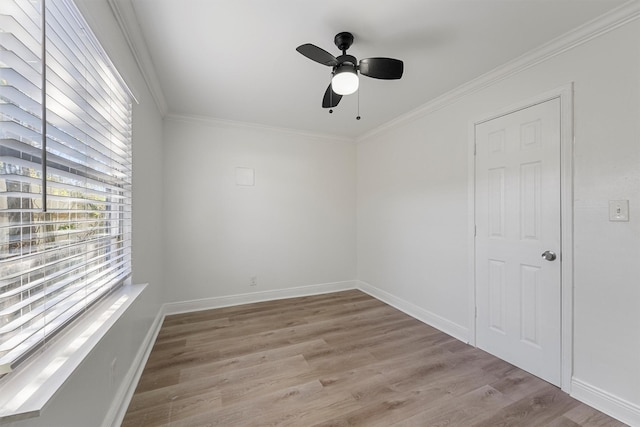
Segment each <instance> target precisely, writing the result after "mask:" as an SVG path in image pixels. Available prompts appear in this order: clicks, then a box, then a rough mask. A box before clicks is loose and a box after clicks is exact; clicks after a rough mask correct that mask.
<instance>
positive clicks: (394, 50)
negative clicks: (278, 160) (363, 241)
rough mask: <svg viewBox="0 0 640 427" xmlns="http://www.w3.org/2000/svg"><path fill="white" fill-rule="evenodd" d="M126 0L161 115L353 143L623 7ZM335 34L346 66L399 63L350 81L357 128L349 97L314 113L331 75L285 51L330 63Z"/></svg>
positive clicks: (552, 2) (421, 0) (540, 1)
mask: <svg viewBox="0 0 640 427" xmlns="http://www.w3.org/2000/svg"><path fill="white" fill-rule="evenodd" d="M125 1H126V0H125ZM130 1H131V2H132V5H133V8H130V10H131V11H133V12H134V16H129V17H128V20H126V21H125V22H126V24H125V25H127V26H128V27H129V28H128V29H127V31H128V32H138V34H140V33H141V35H142V37H141V38H139V40H144V42H145V43H143V44H146V47H145V46H144V45H143V46H140V45H138V46H136V48H137V49H138V50H140V49H142V50H144V49H147V51H148V54H149V55H148V56H149V57H150V59H151V62H152V64H153V68H154V70H153V71H152V72H150V73H149V72H148V73H147V75H153V74H154V73H155V75H156V76H157V82H158V83H159V87H160V88H161V93H162V94H161V97H163V98H164V100H165V102H166V106H167V111H168V113H170V114H177V115H194V116H204V117H210V118H216V119H224V120H232V121H239V122H249V123H254V124H261V125H266V126H273V127H283V128H290V129H297V130H303V131H309V132H314V133H322V134H332V135H341V136H345V137H357V136H359V135H362V134H364V133H366V132H368V131H371V130H372V129H375V128H377V127H378V126H380V125H382V124H384V123H386V122H388V121H390V120H392V119H394V118H396V117H398V116H400V115H402V114H403V113H407V112H409V111H411V110H414V109H416V108H418V107H419V106H421V105H423V104H425V103H427V102H428V101H430V100H432V99H434V98H436V97H438V96H439V95H442V94H444V93H446V92H448V91H450V90H452V89H454V88H456V87H458V86H459V85H461V84H463V83H465V82H467V81H469V80H472V79H474V78H476V77H478V76H480V75H482V74H484V73H487V72H488V71H490V70H492V69H494V68H496V67H498V66H500V65H502V64H505V63H507V62H509V61H510V60H513V59H514V58H516V57H518V56H520V55H523V54H525V53H526V52H528V51H530V50H531V49H534V48H536V47H539V46H541V45H543V44H545V43H547V42H549V41H551V40H553V39H554V38H557V37H559V36H561V35H563V34H565V33H567V32H568V31H570V30H571V29H573V28H575V27H578V26H580V25H582V24H584V23H586V22H588V21H590V20H592V19H594V18H596V17H598V16H599V15H601V14H603V13H605V12H607V11H609V10H611V9H613V8H615V7H617V6H619V5H621V4H623V3H624V1H625V0H393V1H382V0H381V1H377V2H374V1H371V0H340V1H338V0H322V1H320V0H314V1H310V0H308V1H303V0H271V1H265V0H130ZM136 19H137V28H132V23H134V25H135V23H136ZM341 31H349V32H351V33H353V34H354V36H355V41H354V44H353V46H352V47H351V49H349V54H351V55H354V56H356V57H357V58H358V59H362V58H367V57H375V56H386V57H392V58H398V59H401V60H403V61H404V65H405V71H404V76H403V77H402V79H401V80H395V81H385V80H376V79H371V78H367V77H361V79H360V91H359V92H360V115H361V116H362V120H360V121H357V120H356V119H355V117H356V115H357V100H358V94H354V95H350V96H346V97H344V98H343V99H342V101H341V103H340V105H339V106H338V107H337V108H335V111H334V113H333V114H331V115H330V114H329V113H328V111H327V110H326V109H323V108H321V100H322V96H323V94H324V91H325V89H326V87H327V86H328V84H329V79H330V71H331V69H330V68H329V67H324V66H322V65H320V64H318V63H315V62H313V61H311V60H309V59H307V58H305V57H303V56H302V55H301V54H299V53H298V52H296V50H295V49H296V47H297V46H299V45H301V44H303V43H313V44H315V45H317V46H319V47H321V48H323V49H325V50H327V51H329V52H330V53H332V54H334V55H336V56H337V55H339V54H340V52H339V51H338V50H337V48H336V47H335V45H334V44H333V38H334V35H335V34H336V33H338V32H341ZM138 44H141V43H140V42H139V43H138ZM145 55H146V52H145Z"/></svg>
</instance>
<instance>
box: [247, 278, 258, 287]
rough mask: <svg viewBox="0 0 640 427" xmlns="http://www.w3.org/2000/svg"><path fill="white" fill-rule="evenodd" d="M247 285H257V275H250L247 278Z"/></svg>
mask: <svg viewBox="0 0 640 427" xmlns="http://www.w3.org/2000/svg"><path fill="white" fill-rule="evenodd" d="M249 286H258V276H251V277H250V278H249Z"/></svg>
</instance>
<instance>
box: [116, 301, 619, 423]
mask: <svg viewBox="0 0 640 427" xmlns="http://www.w3.org/2000/svg"><path fill="white" fill-rule="evenodd" d="M201 425H207V426H216V425H218V426H225V427H229V426H263V425H271V426H351V425H366V426H384V427H388V426H394V425H395V426H417V427H422V426H427V425H434V426H444V425H450V426H477V427H480V426H487V427H488V426H498V425H499V426H518V427H521V426H524V427H526V426H532V427H533V426H535V427H538V426H548V427H576V426H587V427H604V426H607V427H609V426H611V427H621V426H624V424H623V423H620V422H618V421H616V420H614V419H612V418H610V417H608V416H607V415H605V414H602V413H601V412H598V411H597V410H595V409H593V408H590V407H589V406H586V405H584V404H582V403H580V402H578V401H576V400H575V399H572V398H571V397H570V396H568V395H566V394H565V393H563V392H561V391H560V390H559V389H558V388H557V387H554V386H553V385H550V384H548V383H546V382H544V381H542V380H540V379H539V378H537V377H535V376H533V375H531V374H529V373H527V372H524V371H522V370H520V369H518V368H516V367H514V366H512V365H510V364H509V363H507V362H504V361H502V360H499V359H496V358H495V357H493V356H491V355H489V354H487V353H485V352H483V351H481V350H478V349H476V348H474V347H471V346H469V345H466V344H465V343H462V342H460V341H458V340H456V339H454V338H452V337H450V336H449V335H446V334H444V333H442V332H440V331H438V330H436V329H435V328H433V327H431V326H428V325H425V324H423V323H421V322H419V321H417V320H416V319H413V318H411V317H409V316H407V315H405V314H404V313H402V312H400V311H398V310H396V309H394V308H392V307H390V306H388V305H386V304H384V303H382V302H380V301H378V300H376V299H374V298H372V297H370V296H368V295H366V294H364V293H362V292H360V291H355V290H353V291H345V292H337V293H333V294H324V295H317V296H309V297H302V298H293V299H289V300H278V301H267V302H261V303H257V304H248V305H242V306H235V307H225V308H220V309H216V310H206V311H198V312H194V313H184V314H178V315H173V316H168V317H167V318H166V319H165V322H164V323H163V326H162V329H161V331H160V334H159V335H158V338H157V340H156V343H155V345H154V347H153V350H152V352H151V355H150V357H149V360H148V362H147V365H146V367H145V369H144V372H143V374H142V378H141V379H140V381H139V384H138V387H137V389H136V392H135V394H134V396H133V398H132V400H131V403H130V405H129V409H128V411H127V414H126V416H125V419H124V422H123V426H127V427H128V426H148V427H152V426H171V427H179V426H185V427H186V426H189V427H192V426H201Z"/></svg>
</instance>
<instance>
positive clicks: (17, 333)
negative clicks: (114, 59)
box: [0, 0, 132, 376]
mask: <svg viewBox="0 0 640 427" xmlns="http://www.w3.org/2000/svg"><path fill="white" fill-rule="evenodd" d="M43 22H44V23H45V25H44V31H43ZM43 34H44V37H43ZM43 45H44V47H45V48H44V49H43ZM43 64H45V67H44V72H43ZM131 102H132V97H131V95H130V92H129V91H128V89H127V88H126V86H125V85H124V84H123V82H122V79H121V78H120V76H119V75H118V73H117V71H116V70H115V69H114V67H113V65H112V64H111V62H110V61H109V59H108V58H107V56H106V55H105V53H104V51H103V50H102V48H101V47H100V45H99V44H98V43H97V41H96V39H95V36H93V34H91V33H90V31H89V30H88V27H87V26H86V24H85V22H84V20H83V19H82V17H81V15H80V13H79V12H78V11H77V9H76V7H75V5H74V4H73V3H72V2H71V0H2V2H1V3H0V376H2V375H4V374H6V373H8V372H10V371H11V370H12V369H13V368H15V367H16V366H17V365H18V364H19V363H20V362H21V361H23V360H24V359H26V358H27V357H28V356H29V355H31V354H33V352H34V351H35V350H36V349H37V348H39V347H40V346H42V345H43V344H44V343H46V342H47V341H48V340H50V338H51V337H52V336H53V335H54V334H55V333H56V332H58V331H60V330H61V329H62V328H63V327H64V326H66V325H68V324H69V322H71V321H72V320H73V319H74V318H76V317H78V316H79V315H80V314H82V313H83V312H85V311H86V310H87V308H88V307H90V306H91V304H92V303H94V302H96V301H98V300H99V299H100V298H102V297H104V296H105V295H107V294H108V293H109V292H110V291H112V290H114V289H115V288H117V287H118V286H120V285H122V284H123V283H125V281H127V280H128V279H129V277H130V275H131ZM44 123H46V125H45V124H44ZM43 129H44V132H43ZM43 133H44V134H46V138H43V136H42V135H43ZM43 159H44V162H43ZM43 163H45V164H46V165H43Z"/></svg>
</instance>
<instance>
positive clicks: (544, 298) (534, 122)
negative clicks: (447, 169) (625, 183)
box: [475, 98, 561, 386]
mask: <svg viewBox="0 0 640 427" xmlns="http://www.w3.org/2000/svg"><path fill="white" fill-rule="evenodd" d="M475 132H476V135H475V138H476V197H475V200H476V202H475V203H476V206H475V211H476V272H475V274H476V309H477V315H476V316H477V317H476V344H477V346H478V347H479V348H481V349H483V350H485V351H487V352H489V353H491V354H494V355H496V356H498V357H500V358H501V359H504V360H506V361H507V362H509V363H512V364H514V365H516V366H518V367H520V368H522V369H524V370H526V371H528V372H531V373H532V374H534V375H536V376H538V377H540V378H542V379H544V380H546V381H548V382H550V383H552V384H555V385H558V386H560V382H561V283H560V277H561V276H560V273H561V269H560V249H561V248H560V100H559V99H557V98H556V99H552V100H549V101H546V102H543V103H540V104H537V105H534V106H532V107H528V108H525V109H522V110H519V111H516V112H513V113H510V114H507V115H504V116H501V117H499V118H496V119H493V120H489V121H487V122H484V123H481V124H478V125H476V127H475ZM547 251H549V252H547ZM543 254H545V257H546V258H545V257H543ZM554 255H555V256H556V259H552V258H554Z"/></svg>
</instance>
